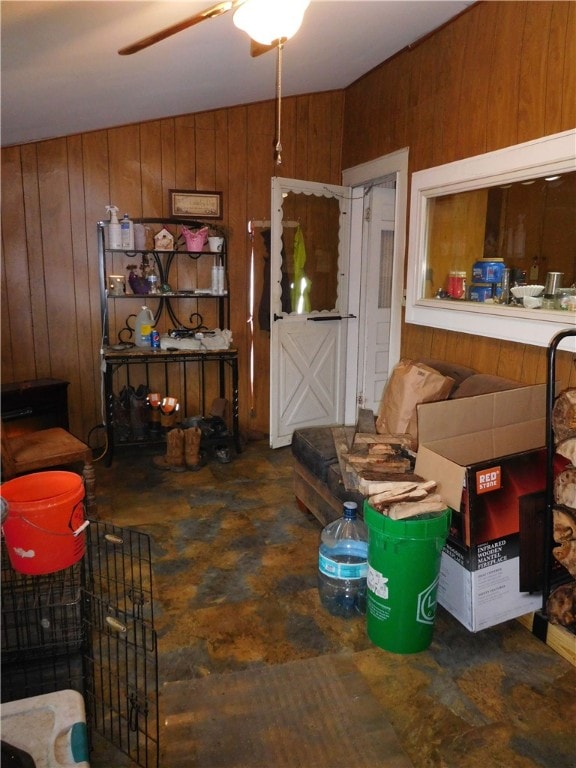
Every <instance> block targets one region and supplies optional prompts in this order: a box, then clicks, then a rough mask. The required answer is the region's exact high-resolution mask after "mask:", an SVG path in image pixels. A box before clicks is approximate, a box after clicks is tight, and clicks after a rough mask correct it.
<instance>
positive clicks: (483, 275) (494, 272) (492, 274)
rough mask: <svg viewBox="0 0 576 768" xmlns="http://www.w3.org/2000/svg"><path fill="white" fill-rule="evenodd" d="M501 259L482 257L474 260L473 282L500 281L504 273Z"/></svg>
mask: <svg viewBox="0 0 576 768" xmlns="http://www.w3.org/2000/svg"><path fill="white" fill-rule="evenodd" d="M504 269H505V266H504V260H503V259H492V260H491V261H489V260H488V259H482V260H481V261H476V262H475V263H474V266H473V267H472V282H473V283H501V282H502V275H503V274H504Z"/></svg>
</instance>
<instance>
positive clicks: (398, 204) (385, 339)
mask: <svg viewBox="0 0 576 768" xmlns="http://www.w3.org/2000/svg"><path fill="white" fill-rule="evenodd" d="M342 179H343V181H344V184H346V185H349V186H350V187H351V188H352V205H351V214H350V219H351V233H350V243H351V245H350V250H351V253H352V254H353V255H355V254H362V255H361V258H360V259H357V260H358V262H359V264H358V266H359V268H358V269H351V272H350V304H349V306H350V308H351V311H352V312H353V313H355V314H357V315H358V325H357V329H356V330H357V335H356V336H354V335H351V336H350V337H349V339H348V360H347V385H346V406H345V423H346V424H354V423H355V422H356V419H357V415H358V407H362V408H369V409H372V410H373V411H374V412H377V411H378V408H379V405H380V398H381V395H382V392H383V390H384V386H385V384H386V381H387V379H388V377H389V376H390V373H391V371H392V369H393V367H394V366H395V365H396V363H397V362H398V360H399V359H400V342H401V329H402V305H403V297H404V251H405V245H406V207H407V202H408V149H401V150H398V151H397V152H393V153H391V154H389V155H383V156H382V157H379V158H376V159H375V160H371V161H369V162H367V163H362V164H361V165H357V166H354V167H352V168H348V169H346V170H345V171H344V173H343V174H342ZM393 196H394V199H393ZM354 260H355V257H354V256H353V257H352V261H354ZM353 330H354V328H353V327H351V331H353Z"/></svg>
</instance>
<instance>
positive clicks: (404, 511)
mask: <svg viewBox="0 0 576 768" xmlns="http://www.w3.org/2000/svg"><path fill="white" fill-rule="evenodd" d="M444 509H446V502H445V501H444V500H443V499H442V497H441V496H439V495H438V494H433V495H432V496H429V497H428V498H427V499H424V500H423V501H401V502H400V503H399V504H392V506H391V507H389V508H388V513H387V514H388V517H389V518H390V519H391V520H404V519H406V518H407V517H415V516H416V515H423V514H424V513H425V512H442V511H443V510H444Z"/></svg>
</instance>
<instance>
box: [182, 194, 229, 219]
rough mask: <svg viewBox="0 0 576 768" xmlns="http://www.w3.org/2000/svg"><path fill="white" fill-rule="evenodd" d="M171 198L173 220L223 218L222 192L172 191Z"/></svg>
mask: <svg viewBox="0 0 576 768" xmlns="http://www.w3.org/2000/svg"><path fill="white" fill-rule="evenodd" d="M169 196H170V199H169V210H170V216H171V217H172V218H175V219H182V218H189V219H221V218H222V192H204V191H199V190H187V189H171V190H169Z"/></svg>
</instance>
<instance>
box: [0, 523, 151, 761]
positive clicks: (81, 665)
mask: <svg viewBox="0 0 576 768" xmlns="http://www.w3.org/2000/svg"><path fill="white" fill-rule="evenodd" d="M86 537H87V540H86V555H85V556H84V558H83V560H82V561H80V562H79V563H77V564H75V565H74V566H72V567H70V568H66V569H64V570H61V571H57V572H55V573H51V574H47V575H43V576H26V575H23V574H19V573H17V572H16V571H14V570H13V569H12V567H11V565H10V562H9V558H8V555H7V552H6V548H5V544H4V541H2V553H1V557H2V593H1V613H2V616H1V618H2V630H1V648H2V701H3V702H4V701H12V700H15V699H22V698H28V697H30V696H37V695H40V694H44V693H51V692H55V691H59V690H64V689H73V690H75V691H78V692H79V693H81V694H82V695H83V696H84V699H85V703H86V715H87V724H88V729H89V733H91V734H92V735H94V734H95V733H98V734H100V735H101V736H102V737H103V738H105V739H107V740H108V741H110V742H111V743H112V744H114V746H115V747H116V748H117V749H119V750H120V751H122V752H123V753H125V754H126V755H128V756H129V757H130V758H131V759H132V760H133V761H134V762H135V763H137V764H138V765H140V766H143V768H152V767H153V766H156V767H157V766H158V765H159V721H158V658H157V657H158V648H157V637H156V632H155V630H154V615H153V593H152V565H151V555H150V540H149V537H148V536H147V535H145V534H142V533H139V532H136V531H132V530H129V529H124V528H117V527H116V526H113V525H110V524H106V523H100V522H96V521H92V522H91V524H90V526H89V527H88V529H87V531H86Z"/></svg>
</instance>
